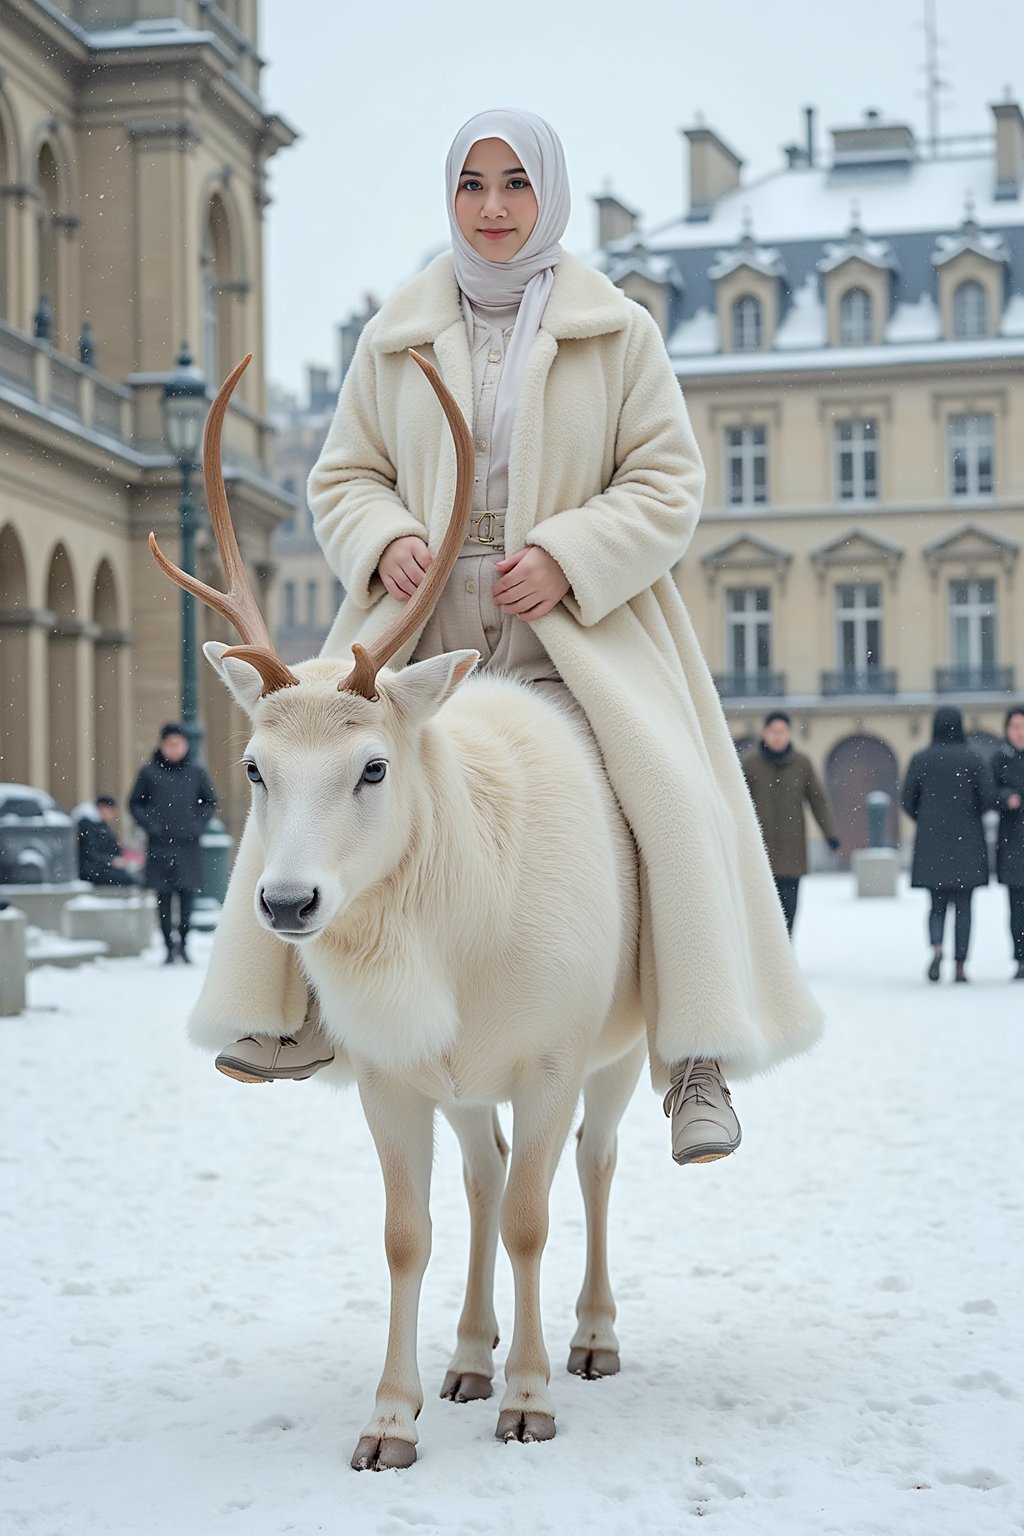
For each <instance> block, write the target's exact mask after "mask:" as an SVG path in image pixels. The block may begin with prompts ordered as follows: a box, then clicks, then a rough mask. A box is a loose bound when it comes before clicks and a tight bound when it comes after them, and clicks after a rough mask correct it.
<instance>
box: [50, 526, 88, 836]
mask: <svg viewBox="0 0 1024 1536" xmlns="http://www.w3.org/2000/svg"><path fill="white" fill-rule="evenodd" d="M46 606H47V608H49V610H50V612H51V613H52V614H53V616H54V625H53V628H52V629H51V631H50V634H49V638H48V642H47V647H46V671H47V679H46V684H47V686H46V694H47V701H48V706H49V740H50V782H49V784H48V785H47V786H46V788H47V789H49V791H50V794H51V795H52V796H53V798H54V799H55V800H56V801H57V803H58V804H59V805H62V806H63V807H64V809H65V810H70V808H71V807H72V806H73V805H74V804H75V803H76V801H78V800H79V799H80V798H81V796H80V794H79V785H78V774H77V766H76V759H77V753H78V742H79V721H78V716H79V691H78V674H77V669H76V666H75V633H76V629H77V625H78V620H79V613H78V600H77V597H76V594H75V577H74V572H73V570H72V568H71V560H70V558H69V556H68V552H67V549H66V548H65V547H64V545H63V544H58V545H57V548H56V549H55V550H54V552H53V558H52V559H51V561H50V572H49V576H48V578H47V582H46Z"/></svg>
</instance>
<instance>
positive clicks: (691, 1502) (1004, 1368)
mask: <svg viewBox="0 0 1024 1536" xmlns="http://www.w3.org/2000/svg"><path fill="white" fill-rule="evenodd" d="M803 897H804V899H803V906H802V912H801V915H800V920H799V926H798V946H797V947H798V952H799V956H800V959H801V961H802V963H803V965H804V968H805V970H806V973H807V975H808V977H809V979H810V981H811V983H812V985H813V986H814V987H815V989H816V990H817V992H818V994H819V996H820V997H821V999H822V1001H823V1003H824V1004H825V1006H826V1008H827V1010H828V1012H829V1015H830V1028H829V1031H828V1034H827V1037H826V1040H825V1042H824V1044H823V1045H822V1046H821V1047H820V1048H819V1049H818V1050H817V1051H816V1052H815V1053H814V1054H813V1055H812V1056H810V1057H808V1058H806V1059H804V1060H802V1061H799V1062H796V1063H793V1064H790V1065H789V1066H788V1067H786V1068H785V1069H784V1070H782V1071H780V1072H779V1073H778V1074H776V1075H775V1076H774V1077H772V1078H770V1079H766V1080H761V1081H758V1082H756V1083H752V1084H749V1085H745V1086H742V1087H741V1088H740V1089H739V1090H738V1092H737V1094H736V1100H737V1107H738V1109H739V1112H740V1115H741V1118H742V1120H743V1124H744V1131H745V1140H744V1143H743V1146H742V1148H741V1149H740V1152H739V1153H738V1154H737V1156H736V1157H735V1158H733V1159H731V1160H728V1161H725V1162H720V1163H716V1164H712V1165H708V1166H705V1167H699V1168H691V1169H688V1170H685V1171H683V1170H679V1169H677V1168H676V1167H675V1166H674V1165H673V1163H672V1162H671V1160H670V1158H669V1155H668V1142H667V1126H666V1122H665V1120H664V1118H663V1116H662V1114H661V1106H660V1104H659V1103H658V1101H657V1100H656V1099H655V1098H653V1097H652V1095H651V1094H650V1092H649V1091H648V1090H647V1089H646V1087H645V1086H642V1087H641V1089H640V1090H639V1091H638V1093H637V1096H636V1098H635V1100H634V1103H633V1105H632V1106H631V1108H630V1111H629V1113H628V1116H627V1119H626V1122H625V1126H624V1135H623V1138H622V1147H621V1155H620V1163H619V1173H618V1179H617V1184H616V1188H615V1191H614V1193H613V1197H612V1270H613V1277H614V1281H615V1286H616V1292H617V1298H618V1303H619V1321H618V1328H619V1334H620V1337H621V1340H622V1346H623V1371H622V1374H621V1376H619V1377H617V1378H614V1379H611V1380H606V1381H602V1382H595V1383H589V1382H584V1381H581V1380H578V1379H576V1378H573V1377H569V1376H568V1375H566V1374H565V1373H564V1369H563V1367H564V1362H565V1357H566V1354H567V1350H568V1344H569V1339H570V1335H571V1333H572V1329H573V1323H574V1319H573V1304H574V1301H575V1296H576V1291H577V1289H578V1284H579V1279H580V1273H581V1263H582V1243H583V1231H582V1213H581V1206H580V1200H579V1195H578V1191H577V1189H576V1187H575V1175H574V1169H573V1164H572V1159H571V1158H570V1157H568V1156H567V1157H566V1158H564V1159H563V1163H562V1166H561V1168H560V1170H559V1174H558V1178H557V1180H556V1184H555V1193H554V1222H553V1230H552V1237H551V1241H550V1244H549V1248H548V1253H547V1257H546V1260H545V1265H544V1300H545V1320H546V1328H547V1338H548V1345H549V1349H550V1351H551V1355H552V1361H553V1365H554V1367H555V1377H554V1384H555V1391H556V1394H557V1397H556V1401H557V1403H558V1407H559V1427H558V1437H557V1439H556V1440H555V1441H553V1442H552V1443H550V1444H545V1445H533V1446H519V1445H513V1446H504V1445H501V1444H499V1443H498V1442H497V1441H496V1440H495V1439H494V1438H493V1432H494V1422H495V1414H496V1406H497V1399H496V1398H495V1399H492V1400H491V1402H489V1403H475V1404H469V1405H466V1406H463V1407H457V1406H454V1405H452V1404H449V1403H446V1402H441V1401H440V1400H439V1399H438V1398H437V1396H436V1393H437V1391H438V1389H439V1387H440V1383H441V1378H442V1375H443V1373H444V1369H445V1364H446V1361H447V1357H448V1353H449V1351H450V1349H451V1347H452V1344H453V1341H454V1330H455V1321H456V1317H457V1314H458V1309H459V1306H460V1302H461V1294H462V1283H463V1265H464V1261H465V1253H466V1244H467V1223H466V1218H465V1214H464V1205H463V1197H462V1189H461V1178H460V1173H459V1166H458V1159H457V1155H456V1148H455V1141H454V1137H453V1136H452V1135H451V1134H450V1132H449V1131H448V1129H447V1127H446V1126H442V1127H441V1129H440V1131H439V1136H438V1156H437V1168H436V1173H435V1183H434V1200H433V1211H434V1256H433V1259H432V1261H431V1266H430V1269H429V1271H428V1275H427V1281H426V1285H425V1289H424V1299H423V1306H422V1328H421V1339H420V1363H421V1369H422V1373H423V1378H424V1384H425V1387H426V1390H427V1404H426V1407H425V1409H424V1412H423V1415H422V1418H421V1421H420V1428H421V1443H420V1460H419V1463H418V1464H417V1465H416V1466H415V1467H414V1468H412V1469H411V1470H410V1471H408V1472H404V1473H393V1472H392V1473H386V1474H381V1475H377V1476H374V1475H372V1474H369V1473H363V1474H357V1473H355V1472H352V1471H350V1470H349V1467H348V1457H349V1455H350V1453H351V1451H352V1449H353V1446H354V1444H355V1441H356V1438H357V1437H358V1433H359V1430H360V1428H361V1426H362V1424H363V1422H364V1420H365V1419H366V1418H367V1417H368V1415H369V1411H370V1406H371V1402H372V1396H373V1390H374V1387H375V1384H376V1379H377V1375H378V1373H379V1370H380V1367H381V1364H382V1361H383V1352H384V1339H385V1329H386V1321H387V1276H386V1268H385V1263H384V1255H383V1249H382V1243H381V1236H380V1232H381V1218H382V1196H381V1185H380V1176H379V1173H378V1169H377V1162H376V1157H375V1154H374V1152H373V1148H372V1145H371V1142H370V1139H369V1136H368V1134H367V1131H366V1129H365V1126H364V1124H363V1121H362V1118H361V1115H360V1111H359V1106H358V1102H357V1100H356V1098H355V1096H354V1094H352V1093H347V1094H336V1093H334V1092H332V1091H327V1090H325V1089H323V1088H321V1086H320V1085H319V1084H316V1083H306V1084H299V1085H275V1086H273V1087H262V1088H257V1087H245V1086H242V1085H241V1084H238V1083H235V1082H232V1081H229V1080H228V1079H226V1078H223V1077H221V1076H219V1075H218V1074H217V1073H216V1072H214V1070H213V1069H212V1067H211V1066H210V1064H209V1063H208V1062H207V1061H206V1060H205V1059H204V1058H202V1057H201V1056H199V1055H198V1054H197V1053H195V1052H194V1051H192V1050H191V1049H190V1048H189V1047H188V1046H187V1045H186V1044H185V1042H184V1039H183V1036H182V1029H181V1024H182V1020H183V1018H184V1016H185V1014H186V1012H187V1010H188V1007H189V1004H190V1001H191V999H192V997H193V995H194V993H195V991H196V988H197V985H198V981H199V974H198V972H199V967H198V966H196V967H194V968H193V969H192V970H188V969H185V968H183V967H176V968H174V969H173V970H164V969H163V968H161V967H160V965H159V963H158V961H159V956H158V955H157V953H156V952H155V951H154V952H153V954H152V955H150V956H147V957H145V958H143V959H139V960H119V961H107V962H101V963H99V964H96V965H94V966H90V967H87V968H85V969H82V970H79V971H76V972H58V971H44V972H40V973H36V974H35V975H33V976H32V977H31V979H30V986H31V1004H32V1006H31V1009H30V1011H29V1012H28V1013H27V1014H26V1015H25V1016H23V1017H22V1018H21V1019H17V1020H0V1040H2V1042H3V1055H2V1061H3V1070H2V1072H0V1101H2V1104H3V1120H2V1135H3V1146H2V1165H0V1166H2V1192H0V1217H2V1223H3V1225H2V1230H0V1272H2V1275H3V1296H2V1301H0V1323H2V1330H3V1332H2V1340H3V1342H2V1352H0V1361H2V1364H0V1380H2V1391H3V1398H4V1404H3V1409H2V1419H0V1532H2V1533H3V1536H14V1533H23V1532H27V1533H31V1536H100V1533H104V1536H129V1533H130V1536H222V1533H231V1536H235V1533H238V1536H278V1533H284V1532H297V1533H300V1536H307V1533H313V1532H320V1531H323V1532H330V1533H345V1536H348V1533H352V1536H363V1533H381V1536H409V1533H410V1532H416V1533H424V1536H426V1533H430V1532H444V1533H445V1536H460V1533H466V1536H469V1533H472V1536H479V1533H480V1532H482V1531H490V1530H494V1531H500V1532H503V1533H513V1536H518V1533H530V1536H541V1533H552V1536H554V1533H557V1536H565V1533H566V1532H571V1531H575V1530H577V1529H584V1530H588V1531H590V1532H594V1533H606V1532H608V1533H611V1532H614V1533H632V1532H637V1533H640V1532H643V1533H645V1536H646V1533H660V1532H678V1531H680V1530H682V1529H689V1528H690V1527H691V1525H692V1522H693V1519H694V1518H695V1517H698V1516H702V1517H703V1520H704V1525H703V1526H702V1527H701V1529H702V1530H703V1529H707V1530H708V1531H711V1532H718V1533H720V1536H740V1533H743V1536H812V1533H813V1536H824V1533H830V1532H835V1533H841V1536H859V1533H865V1536H866V1533H873V1536H874V1533H893V1536H896V1533H899V1536H961V1533H962V1536H988V1533H992V1536H1004V1533H1011V1532H1022V1531H1024V1495H1022V1492H1021V1489H1020V1486H1019V1484H1018V1485H1016V1486H1015V1479H1016V1478H1017V1477H1018V1476H1019V1474H1020V1472H1021V1446H1022V1436H1021V1425H1022V1402H1021V1397H1022V1394H1024V1350H1022V1341H1021V1331H1022V1330H1021V1322H1020V1301H1021V1296H1022V1295H1024V1276H1022V1274H1021V1245H1020V1231H1021V1215H1022V1209H1024V1158H1022V1155H1021V1152H1022V1139H1024V1131H1022V1127H1024V1103H1022V1099H1024V1094H1022V1079H1024V1074H1022V1071H1021V1066H1022V1056H1024V1051H1022V1043H1024V985H1022V984H1021V983H1016V984H1013V983H1010V982H1009V981H1008V977H1009V976H1010V974H1011V970H1012V967H1011V965H1010V964H1009V962H1008V959H1007V955H1008V940H1007V936H1006V906H1005V892H1003V891H1002V890H1000V889H997V888H995V887H993V888H990V889H989V890H987V891H984V892H982V893H980V896H979V898H978V900H977V902H976V919H977V921H976V932H975V945H974V952H973V957H972V963H971V966H970V973H971V975H972V985H971V986H969V987H954V986H947V985H945V984H944V985H942V986H941V987H929V986H928V985H927V984H926V983H925V982H924V981H923V980H922V972H923V967H924V964H925V961H926V953H925V944H924V920H923V897H921V896H920V895H919V894H913V895H911V894H909V893H908V894H905V895H903V896H902V897H901V898H900V899H899V900H898V901H896V902H888V901H875V902H867V901H862V902H857V901H856V900H854V898H853V895H852V890H851V885H850V882H849V880H848V879H847V878H845V877H827V876H826V877H818V878H816V879H813V880H811V881H809V882H807V883H805V886H804V888H803ZM209 942H210V941H209V939H208V938H201V939H199V941H198V942H197V944H196V950H197V953H198V954H199V956H200V958H202V957H203V956H204V955H205V954H206V953H207V952H208V947H209ZM510 1292H511V1284H510V1274H509V1270H508V1266H507V1263H506V1262H505V1260H504V1259H502V1261H501V1264H500V1266H499V1303H498V1312H499V1316H500V1317H502V1319H503V1321H504V1325H505V1328H506V1331H507V1327H508V1320H509V1318H510V1311H511V1294H510Z"/></svg>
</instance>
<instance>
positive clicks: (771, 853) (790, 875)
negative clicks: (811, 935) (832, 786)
mask: <svg viewBox="0 0 1024 1536" xmlns="http://www.w3.org/2000/svg"><path fill="white" fill-rule="evenodd" d="M740 762H741V766H742V768H743V774H744V777H745V778H746V781H747V788H748V789H749V790H750V798H751V799H752V800H753V802H754V809H755V810H756V812H757V819H758V821H759V822H760V823H761V832H762V835H763V837H764V844H765V848H766V849H767V850H768V862H769V863H770V864H771V867H772V874H773V875H774V877H775V889H776V890H777V891H778V893H779V901H780V902H781V903H782V911H783V915H784V917H785V919H786V927H787V929H788V930H789V933H790V936H792V933H793V925H794V923H795V922H796V909H797V902H798V900H799V896H800V881H801V880H802V878H803V876H804V875H806V873H807V826H806V818H805V816H804V808H805V806H806V807H807V808H808V809H809V810H810V812H811V815H812V816H813V817H814V819H815V821H816V822H817V823H818V826H819V827H820V828H821V830H822V833H823V834H824V836H825V838H826V840H827V842H828V845H829V847H830V848H831V849H832V850H833V852H835V851H836V850H838V848H839V846H840V843H839V837H838V835H837V833H836V827H835V819H834V817H833V815H832V807H831V805H830V804H829V799H828V795H827V794H826V793H825V788H824V785H823V784H822V782H821V780H820V779H819V777H818V775H817V774H816V773H815V771H814V765H813V763H812V762H811V760H810V758H809V757H807V756H806V754H805V753H803V752H798V751H796V749H795V748H794V746H793V723H792V721H791V720H790V717H789V715H787V713H786V711H785V710H784V709H773V710H771V711H770V712H769V714H767V715H766V716H765V721H764V728H763V730H762V732H761V740H760V741H759V742H758V744H757V746H755V747H750V748H749V749H748V750H747V751H746V752H744V754H743V756H742V758H741V760H740Z"/></svg>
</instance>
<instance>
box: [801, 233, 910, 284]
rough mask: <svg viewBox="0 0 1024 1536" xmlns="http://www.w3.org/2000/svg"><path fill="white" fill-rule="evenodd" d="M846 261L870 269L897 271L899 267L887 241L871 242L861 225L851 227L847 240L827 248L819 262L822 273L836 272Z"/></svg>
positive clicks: (839, 241)
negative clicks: (860, 264)
mask: <svg viewBox="0 0 1024 1536" xmlns="http://www.w3.org/2000/svg"><path fill="white" fill-rule="evenodd" d="M845 261H863V262H866V263H867V265H868V266H869V267H882V268H887V269H888V270H890V271H895V270H896V269H897V268H898V267H899V262H898V261H897V260H896V254H895V252H894V251H893V248H892V246H891V245H890V244H889V243H888V241H886V240H869V239H868V238H867V236H866V235H865V234H864V231H863V230H862V229H861V228H860V226H859V225H857V224H854V225H851V227H850V230H849V233H848V234H847V236H846V239H845V240H838V241H835V242H833V243H831V244H829V245H826V247H825V254H824V256H823V257H822V258H821V260H820V261H819V262H818V271H819V272H821V273H823V274H824V273H827V272H834V271H835V270H836V268H837V267H841V266H842V265H843V263H844V262H845Z"/></svg>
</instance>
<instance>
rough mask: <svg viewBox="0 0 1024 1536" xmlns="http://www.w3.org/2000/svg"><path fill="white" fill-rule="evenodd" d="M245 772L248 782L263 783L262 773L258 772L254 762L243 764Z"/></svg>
mask: <svg viewBox="0 0 1024 1536" xmlns="http://www.w3.org/2000/svg"><path fill="white" fill-rule="evenodd" d="M245 774H246V778H247V779H248V780H249V783H250V784H262V783H263V778H262V775H261V774H260V771H259V769H258V768H257V767H256V764H255V763H246V765H245Z"/></svg>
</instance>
